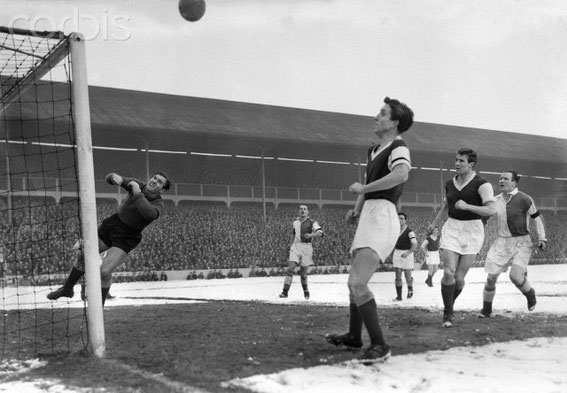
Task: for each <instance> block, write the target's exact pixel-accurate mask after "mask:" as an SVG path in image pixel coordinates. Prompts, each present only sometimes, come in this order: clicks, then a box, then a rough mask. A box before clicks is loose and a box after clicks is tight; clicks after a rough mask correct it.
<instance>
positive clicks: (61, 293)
mask: <svg viewBox="0 0 567 393" xmlns="http://www.w3.org/2000/svg"><path fill="white" fill-rule="evenodd" d="M74 294H75V292H74V291H73V288H65V287H64V286H63V287H61V288H59V289H57V290H55V291H53V292H50V293H48V294H47V298H48V299H49V300H57V299H59V298H60V297H69V298H71V297H73V295H74Z"/></svg>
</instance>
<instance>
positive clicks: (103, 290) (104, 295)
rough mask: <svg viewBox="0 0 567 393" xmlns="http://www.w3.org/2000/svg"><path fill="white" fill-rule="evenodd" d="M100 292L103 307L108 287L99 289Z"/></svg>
mask: <svg viewBox="0 0 567 393" xmlns="http://www.w3.org/2000/svg"><path fill="white" fill-rule="evenodd" d="M101 292H102V306H103V307H104V302H106V296H108V292H110V287H108V288H101Z"/></svg>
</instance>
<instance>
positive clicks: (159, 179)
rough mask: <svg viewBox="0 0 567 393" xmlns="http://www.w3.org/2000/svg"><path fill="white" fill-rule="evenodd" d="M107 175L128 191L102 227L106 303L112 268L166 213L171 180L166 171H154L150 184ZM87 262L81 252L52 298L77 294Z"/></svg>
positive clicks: (102, 270) (100, 249)
mask: <svg viewBox="0 0 567 393" xmlns="http://www.w3.org/2000/svg"><path fill="white" fill-rule="evenodd" d="M106 179H107V182H108V183H110V184H113V185H118V186H121V187H122V188H124V189H125V190H126V191H127V192H128V195H127V197H126V198H125V199H124V201H122V204H121V205H120V206H119V207H118V211H117V213H115V214H113V215H112V216H110V217H108V218H106V219H105V220H104V221H103V222H102V223H101V225H100V226H99V227H98V247H99V252H101V253H102V252H104V251H106V253H105V254H104V257H103V258H102V263H101V265H100V279H101V287H102V302H103V305H104V301H105V300H106V296H107V295H108V292H109V291H110V285H111V284H112V272H113V271H114V270H115V269H116V268H117V267H118V266H119V265H120V264H122V262H124V259H125V258H126V256H127V255H128V253H129V252H130V251H132V250H133V249H134V248H136V246H137V245H138V244H139V243H140V241H141V240H142V231H143V230H144V228H145V227H147V226H148V225H149V224H150V223H151V222H152V221H154V220H156V219H157V218H158V217H159V216H161V215H162V213H163V200H162V197H161V194H162V193H163V192H164V191H167V190H169V187H170V184H171V183H170V181H169V179H168V177H167V175H166V174H165V173H163V172H157V173H156V174H154V175H153V176H152V177H151V179H150V180H149V181H148V183H147V184H144V183H142V182H141V181H139V180H136V179H130V178H125V177H122V176H120V175H118V174H116V173H109V174H108V175H107V176H106ZM84 262H85V260H84V256H83V254H82V252H80V253H79V257H78V258H77V261H76V263H75V266H73V268H72V269H71V272H70V274H69V276H68V277H67V279H66V281H65V283H64V284H63V286H62V287H61V288H59V289H57V290H56V291H53V292H51V293H49V294H48V295H47V298H48V299H49V300H57V299H59V298H60V297H73V295H74V291H73V287H74V286H75V284H76V283H77V282H78V281H79V280H80V279H81V277H82V276H83V274H85V273H84V271H85V270H84V269H85V267H84Z"/></svg>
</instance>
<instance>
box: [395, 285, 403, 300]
mask: <svg viewBox="0 0 567 393" xmlns="http://www.w3.org/2000/svg"><path fill="white" fill-rule="evenodd" d="M396 295H397V298H398V299H401V298H402V287H401V286H399V287H396Z"/></svg>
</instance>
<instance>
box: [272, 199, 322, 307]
mask: <svg viewBox="0 0 567 393" xmlns="http://www.w3.org/2000/svg"><path fill="white" fill-rule="evenodd" d="M321 236H323V230H322V229H321V226H320V225H319V223H318V222H317V221H315V220H314V219H312V218H311V217H309V208H308V207H307V206H306V205H300V206H299V217H297V218H296V219H295V220H294V221H293V233H292V239H291V245H290V247H289V262H288V267H287V271H286V274H285V279H284V286H283V291H282V293H280V297H281V298H286V297H287V296H288V291H289V288H290V287H291V283H292V281H293V272H294V271H295V268H296V267H297V266H299V275H300V277H301V286H302V288H303V296H304V297H305V300H309V296H310V294H309V288H308V286H307V269H308V268H309V266H311V265H313V245H312V243H311V241H312V239H316V238H318V237H321Z"/></svg>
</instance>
